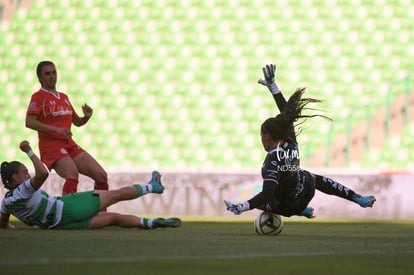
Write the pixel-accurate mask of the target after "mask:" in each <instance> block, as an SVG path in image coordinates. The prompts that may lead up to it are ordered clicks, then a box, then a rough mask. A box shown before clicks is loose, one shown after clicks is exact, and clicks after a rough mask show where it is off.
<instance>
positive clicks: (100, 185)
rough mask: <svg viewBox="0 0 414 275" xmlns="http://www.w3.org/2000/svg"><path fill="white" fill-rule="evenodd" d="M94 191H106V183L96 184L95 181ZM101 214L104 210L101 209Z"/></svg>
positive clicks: (107, 187)
mask: <svg viewBox="0 0 414 275" xmlns="http://www.w3.org/2000/svg"><path fill="white" fill-rule="evenodd" d="M94 189H95V190H108V189H109V186H108V182H106V181H105V182H97V181H95V185H94ZM101 211H102V212H106V208H104V209H101Z"/></svg>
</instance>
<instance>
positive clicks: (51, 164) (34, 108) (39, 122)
mask: <svg viewBox="0 0 414 275" xmlns="http://www.w3.org/2000/svg"><path fill="white" fill-rule="evenodd" d="M36 73H37V77H38V79H39V82H40V84H41V88H40V90H39V91H37V92H35V93H34V94H33V95H32V98H31V100H30V104H29V108H28V110H27V114H26V127H28V128H30V129H33V130H36V131H37V132H38V137H39V151H40V156H41V160H42V161H43V162H44V163H45V164H46V166H47V167H48V168H49V170H52V169H54V170H55V171H56V173H57V174H58V175H59V176H61V177H62V178H64V179H65V182H64V184H63V189H62V194H63V195H66V194H70V193H76V192H77V185H78V178H79V173H81V174H83V175H86V176H88V177H90V178H92V179H93V180H94V181H95V186H94V189H95V190H108V176H107V173H106V171H105V170H104V169H103V168H102V166H101V165H100V164H99V163H98V162H97V161H96V160H95V159H94V158H93V157H92V156H91V155H90V154H88V152H86V151H85V150H84V149H82V148H81V147H80V146H78V145H77V144H76V142H75V141H74V140H73V139H72V132H71V126H72V124H74V125H75V126H77V127H80V126H82V125H84V124H86V123H87V122H88V120H89V119H90V117H91V116H92V113H93V110H92V108H91V107H89V106H88V105H87V104H84V105H83V106H82V112H83V116H82V117H80V116H79V115H78V114H77V113H76V111H75V109H74V108H73V106H72V104H71V103H70V100H69V98H68V96H67V95H66V94H64V93H62V92H58V91H57V90H56V82H57V71H56V67H55V65H54V64H53V62H51V61H42V62H40V63H39V64H38V65H37V69H36Z"/></svg>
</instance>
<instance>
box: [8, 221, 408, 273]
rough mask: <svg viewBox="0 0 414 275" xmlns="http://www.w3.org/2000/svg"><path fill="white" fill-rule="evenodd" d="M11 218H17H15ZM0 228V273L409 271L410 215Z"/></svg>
mask: <svg viewBox="0 0 414 275" xmlns="http://www.w3.org/2000/svg"><path fill="white" fill-rule="evenodd" d="M14 224H16V222H14ZM17 225H18V227H17V228H16V229H13V230H0V243H1V250H0V251H1V252H0V255H1V257H0V274H226V275H227V274H393V275H395V274H412V272H413V270H414V221H359V220H358V221H355V220H349V221H335V220H333V221H332V220H331V221H329V220H322V221H320V220H303V221H296V220H289V219H284V228H283V231H282V233H281V234H280V235H279V236H276V237H274V236H273V237H272V236H266V237H263V236H258V235H256V233H255V232H254V229H253V219H252V220H251V221H249V222H246V221H242V220H236V221H235V220H233V221H230V220H220V221H189V220H186V219H184V222H183V225H182V227H181V228H178V229H157V230H136V229H120V228H112V227H110V228H105V229H102V230H93V231H92V230H84V231H80V230H79V231H54V230H35V229H30V228H27V227H24V226H22V225H19V224H17Z"/></svg>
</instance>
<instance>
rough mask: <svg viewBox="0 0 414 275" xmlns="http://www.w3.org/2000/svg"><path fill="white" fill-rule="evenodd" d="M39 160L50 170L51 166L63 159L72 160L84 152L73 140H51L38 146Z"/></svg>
mask: <svg viewBox="0 0 414 275" xmlns="http://www.w3.org/2000/svg"><path fill="white" fill-rule="evenodd" d="M39 151H40V159H41V160H42V161H43V162H44V163H45V164H46V166H47V168H48V169H49V170H52V168H53V164H54V163H55V162H56V161H57V160H59V159H61V158H64V157H71V158H74V157H75V156H77V155H79V154H80V153H82V152H84V150H83V149H82V148H81V147H79V146H78V145H77V144H76V143H75V142H74V141H73V140H56V139H55V140H53V141H48V142H42V143H41V144H39Z"/></svg>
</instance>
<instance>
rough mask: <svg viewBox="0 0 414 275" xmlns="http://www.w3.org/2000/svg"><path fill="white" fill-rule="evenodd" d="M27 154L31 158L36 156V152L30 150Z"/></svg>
mask: <svg viewBox="0 0 414 275" xmlns="http://www.w3.org/2000/svg"><path fill="white" fill-rule="evenodd" d="M26 154H27V156H28V157H29V158H31V157H32V156H34V154H35V153H34V152H33V151H32V150H30V151H29V152H27V153H26Z"/></svg>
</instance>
